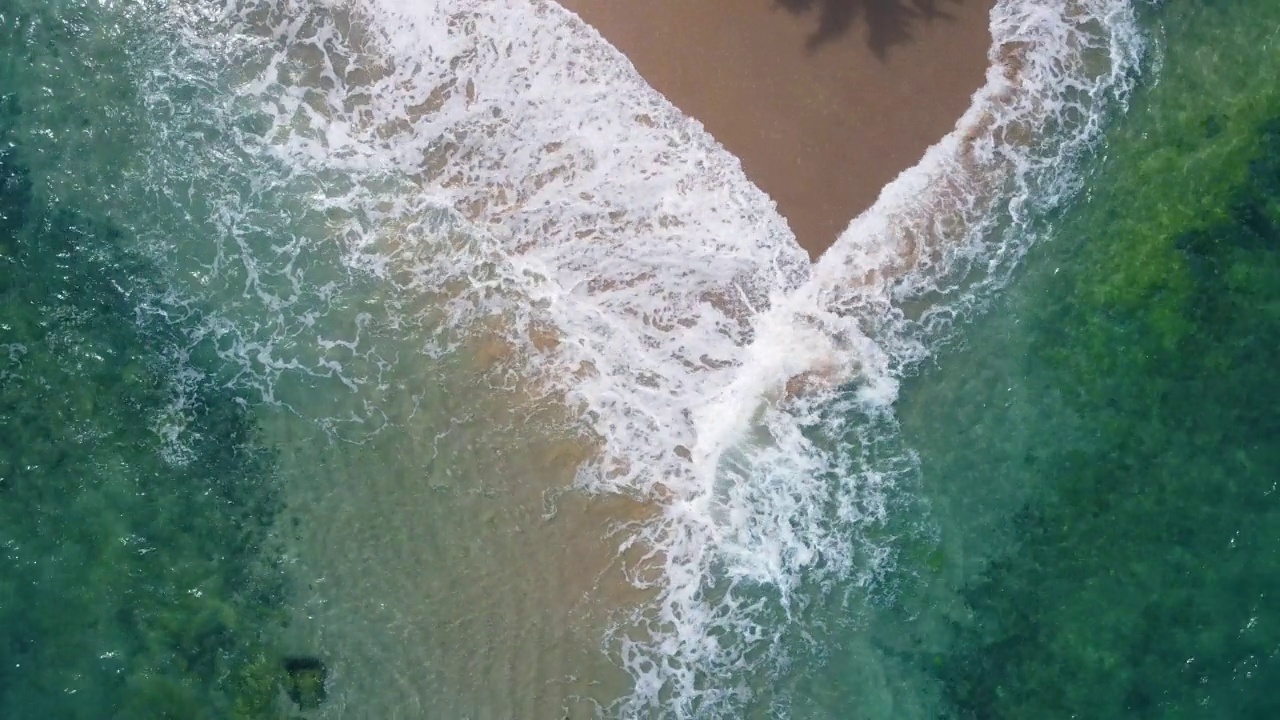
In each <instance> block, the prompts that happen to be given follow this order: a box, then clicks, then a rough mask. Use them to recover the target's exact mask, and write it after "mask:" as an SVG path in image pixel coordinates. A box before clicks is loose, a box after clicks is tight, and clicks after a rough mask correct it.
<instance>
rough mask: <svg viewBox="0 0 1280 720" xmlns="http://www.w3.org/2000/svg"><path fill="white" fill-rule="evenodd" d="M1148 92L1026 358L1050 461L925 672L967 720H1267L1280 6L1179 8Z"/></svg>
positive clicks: (1271, 642) (1279, 567)
mask: <svg viewBox="0 0 1280 720" xmlns="http://www.w3.org/2000/svg"><path fill="white" fill-rule="evenodd" d="M1160 13H1161V14H1160V19H1161V20H1162V22H1163V24H1164V27H1165V28H1166V31H1167V34H1168V43H1167V49H1166V57H1165V66H1164V69H1163V71H1162V72H1161V73H1160V81H1159V83H1158V84H1157V85H1155V86H1154V87H1153V88H1150V89H1148V90H1147V91H1145V92H1144V93H1143V94H1142V96H1141V97H1139V98H1138V99H1137V100H1136V101H1135V103H1134V106H1133V108H1132V109H1131V111H1130V114H1129V115H1128V116H1127V117H1126V118H1125V119H1124V120H1123V121H1122V122H1121V123H1120V124H1119V125H1118V126H1117V127H1116V128H1114V129H1113V131H1112V132H1111V133H1110V135H1109V138H1108V146H1107V150H1106V153H1105V158H1102V159H1100V161H1099V167H1098V169H1097V171H1096V172H1095V174H1094V176H1093V177H1092V179H1091V182H1090V188H1091V189H1090V191H1089V196H1088V198H1087V199H1085V200H1082V202H1081V203H1080V204H1079V206H1078V207H1076V208H1074V209H1073V210H1072V211H1071V212H1069V213H1068V215H1067V217H1066V218H1065V219H1064V220H1063V221H1062V222H1061V224H1060V228H1059V232H1058V233H1057V235H1058V240H1056V241H1055V242H1059V243H1063V242H1065V243H1070V244H1071V247H1070V250H1069V251H1067V252H1062V251H1058V254H1059V255H1060V256H1064V257H1066V256H1069V257H1070V260H1069V261H1066V262H1064V263H1063V265H1062V267H1061V268H1060V273H1059V274H1058V275H1055V276H1053V280H1052V282H1050V283H1049V284H1048V285H1047V287H1048V292H1047V296H1046V298H1045V300H1044V302H1043V303H1040V304H1038V305H1037V307H1036V308H1035V309H1033V310H1032V311H1031V313H1030V314H1031V317H1028V318H1025V319H1024V322H1026V323H1028V324H1030V325H1031V326H1032V327H1033V328H1034V329H1033V330H1032V333H1033V338H1034V341H1033V344H1032V347H1033V351H1032V356H1031V357H1030V358H1029V361H1028V362H1029V365H1030V366H1031V367H1032V368H1033V369H1034V372H1035V373H1038V374H1042V375H1043V376H1044V377H1046V378H1049V379H1050V382H1049V383H1048V385H1049V386H1050V387H1052V388H1054V390H1055V392H1058V393H1060V394H1061V396H1062V397H1064V398H1067V399H1068V400H1069V402H1068V407H1070V409H1071V412H1072V413H1074V414H1075V415H1076V417H1075V418H1073V419H1072V421H1073V423H1075V424H1076V426H1078V427H1084V428H1086V429H1087V432H1086V433H1085V435H1086V436H1087V442H1084V443H1082V444H1080V445H1078V446H1074V447H1070V448H1067V447H1060V448H1052V447H1046V448H1044V449H1043V451H1042V452H1041V457H1042V462H1041V463H1039V464H1038V466H1037V467H1038V472H1040V473H1041V474H1042V478H1041V479H1040V480H1039V483H1041V484H1042V485H1043V486H1044V487H1045V488H1047V491H1046V492H1045V493H1044V497H1043V498H1039V499H1037V500H1036V501H1035V502H1032V503H1030V504H1028V505H1027V506H1026V507H1025V509H1024V510H1023V511H1022V512H1021V513H1020V514H1019V515H1018V517H1017V518H1016V521H1015V522H1016V535H1017V547H1016V549H1015V550H1014V552H1012V553H1011V554H1009V555H1008V556H1006V557H1004V558H1002V559H1000V560H998V561H996V562H993V563H992V564H991V565H990V566H989V567H988V568H987V569H986V571H985V572H984V573H983V574H982V577H980V578H979V579H977V580H976V581H974V582H972V583H970V584H969V586H968V587H967V588H966V589H965V600H966V604H967V607H968V611H969V612H970V613H971V617H969V618H966V619H963V620H957V621H956V623H955V625H956V627H955V633H956V641H955V643H954V644H953V649H952V654H951V655H949V656H948V657H946V658H945V660H944V662H943V663H942V665H941V667H940V669H937V671H936V672H937V673H938V675H939V676H940V677H941V678H942V680H943V682H944V685H945V688H946V695H947V698H948V700H949V701H950V703H951V706H952V708H953V710H954V711H955V714H956V715H957V716H959V717H964V718H984V719H993V720H994V719H1001V718H1007V719H1009V720H1012V719H1014V718H1032V717H1034V718H1069V717H1089V718H1103V719H1105V718H1206V717H1214V718H1227V717H1230V718H1271V717H1277V716H1280V696H1277V695H1276V694H1275V692H1274V689H1273V688H1274V687H1275V685H1276V684H1277V683H1278V682H1280V653H1278V652H1277V648H1280V614H1277V612H1276V610H1275V603H1274V598H1275V596H1276V593H1277V592H1280V549H1277V547H1276V546H1275V539H1276V538H1277V537H1280V492H1278V491H1277V489H1276V485H1275V482H1276V478H1277V477H1280V443H1278V441H1277V438H1280V374H1277V373H1276V368H1277V357H1278V356H1277V352H1278V349H1280V89H1278V88H1277V86H1276V85H1275V83H1274V82H1273V81H1272V80H1271V78H1272V77H1274V73H1275V72H1276V71H1277V70H1280V46H1278V45H1277V43H1275V42H1274V28H1275V27H1280V7H1273V6H1272V5H1269V4H1259V3H1240V4H1237V5H1224V4H1221V3H1217V4H1212V5H1211V4H1208V3H1192V2H1172V1H1171V2H1169V3H1167V4H1166V5H1165V7H1164V8H1163V9H1162V10H1160Z"/></svg>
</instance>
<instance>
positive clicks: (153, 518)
mask: <svg viewBox="0 0 1280 720" xmlns="http://www.w3.org/2000/svg"><path fill="white" fill-rule="evenodd" d="M6 102H9V101H6ZM4 104H5V103H0V105H4ZM9 111H10V112H14V111H16V108H14V107H10V108H9ZM0 147H4V148H7V149H6V150H4V151H3V152H0V647H2V648H4V651H3V653H0V654H2V656H3V659H4V662H3V663H0V716H3V717H12V718H19V717H51V718H54V717H56V718H93V719H95V720H98V719H101V718H139V719H142V718H147V719H154V718H182V719H183V720H195V719H198V718H210V719H215V718H216V719H219V720H223V719H226V718H243V719H248V718H275V717H281V716H282V715H281V713H282V711H283V707H282V705H283V703H282V702H281V698H282V690H281V688H282V682H283V679H284V676H285V673H284V672H283V665H282V659H281V658H280V656H279V654H278V652H277V651H276V650H275V645H274V642H273V638H274V637H275V636H276V634H277V633H278V632H279V630H280V629H281V627H282V626H283V623H284V606H283V600H284V589H285V585H284V579H283V574H282V571H281V554H280V552H279V550H278V548H277V546H276V544H275V541H274V539H273V535H272V528H273V525H274V522H275V518H276V515H277V513H278V510H279V508H280V499H279V495H278V491H277V488H276V484H275V458H274V456H273V454H272V453H271V451H270V450H269V449H268V448H266V447H264V446H263V444H262V443H261V441H260V438H259V436H258V432H257V429H256V424H255V421H254V418H253V416H252V414H251V413H250V412H249V411H248V410H247V409H246V405H245V404H243V403H242V402H240V400H239V399H238V398H236V397H235V396H234V395H233V394H231V393H229V392H227V391H225V390H224V389H221V388H219V387H215V386H213V385H211V384H210V383H209V382H207V381H206V380H204V379H203V378H205V377H207V375H206V372H207V370H206V369H205V368H203V367H201V366H200V365H198V364H194V363H193V361H192V360H191V359H189V358H185V356H184V354H183V352H182V348H183V347H184V344H185V343H184V338H183V336H182V334H181V332H180V328H177V327H175V326H173V325H171V324H169V321H168V320H167V319H166V318H165V317H164V314H163V313H158V312H151V311H149V309H150V310H155V309H156V307H154V306H151V305H150V304H149V303H151V299H153V298H156V297H159V296H160V293H159V292H158V288H156V287H154V286H153V284H152V280H151V278H152V277H153V276H154V273H153V272H152V270H151V269H150V268H149V267H148V266H147V265H146V263H144V262H141V261H139V260H138V259H136V258H134V257H131V256H130V255H129V254H127V253H125V252H123V251H122V250H121V249H120V245H121V243H120V242H119V240H120V236H119V233H118V231H116V230H115V229H113V228H112V227H111V226H110V225H107V224H104V223H100V222H96V221H94V220H92V219H91V218H88V217H86V216H83V215H80V214H77V213H75V212H71V211H68V210H65V209H62V208H59V207H50V206H47V205H43V204H41V203H40V202H38V201H37V200H36V199H34V196H33V193H32V191H31V188H30V186H29V182H28V180H27V176H26V174H25V173H24V171H23V168H22V166H21V164H20V162H19V159H18V156H17V153H18V152H19V151H20V150H21V147H20V146H19V147H18V148H17V149H15V148H13V147H12V146H10V145H8V144H7V143H6V137H5V134H4V126H3V118H2V117H0ZM172 316H173V317H181V316H182V315H181V314H179V313H174V314H173V315H172Z"/></svg>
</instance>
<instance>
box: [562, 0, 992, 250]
mask: <svg viewBox="0 0 1280 720" xmlns="http://www.w3.org/2000/svg"><path fill="white" fill-rule="evenodd" d="M994 1H995V0H560V2H561V4H563V5H564V6H565V7H567V8H569V9H570V10H572V11H574V12H576V13H578V15H580V16H581V17H582V18H583V19H584V20H586V21H587V22H588V23H590V24H592V25H593V26H594V27H595V28H596V29H597V30H599V31H600V32H601V34H603V35H604V36H605V37H606V38H607V39H608V40H609V41H610V42H612V43H613V44H614V45H615V46H616V47H617V48H618V49H620V50H621V51H622V52H624V53H625V54H626V55H627V57H629V58H630V59H631V61H632V62H633V63H634V64H635V66H636V68H637V69H638V70H639V72H640V74H641V75H643V76H644V78H645V79H646V80H647V81H648V82H649V83H650V84H651V85H652V86H653V87H654V88H655V89H657V90H658V91H659V92H661V93H662V94H664V95H665V96H666V97H667V98H668V99H670V100H671V101H672V102H673V103H674V104H675V105H676V106H677V107H679V108H680V109H681V110H683V111H684V112H686V113H688V114H690V115H692V116H693V117H694V118H696V119H698V120H699V121H701V122H702V124H703V125H704V126H705V127H706V128H707V130H708V131H709V132H710V133H711V134H712V135H713V136H715V138H716V139H717V140H719V141H720V142H721V143H722V144H723V145H724V146H725V147H726V148H728V150H729V151H730V152H732V153H734V154H735V155H737V156H738V157H739V158H741V159H742V164H743V168H744V169H745V170H746V173H747V175H748V176H749V177H750V178H751V179H752V180H753V181H754V182H755V183H756V184H757V185H758V186H759V187H760V188H761V189H762V190H764V191H765V192H766V193H768V194H769V195H770V197H772V198H773V199H774V200H775V201H776V202H777V203H778V209H779V211H780V212H781V213H782V215H783V216H784V217H786V218H787V221H788V222H789V223H790V225H791V228H792V230H793V231H794V232H795V234H796V238H797V239H798V240H799V242H800V244H801V245H802V246H803V247H804V248H805V249H806V250H808V251H809V254H810V255H811V256H813V257H817V256H818V255H820V254H821V253H822V252H823V251H824V250H826V248H828V247H830V245H831V244H832V243H833V242H834V241H835V240H836V238H837V237H838V236H839V235H840V233H841V232H842V231H843V230H844V229H845V227H846V226H847V225H848V224H849V221H850V220H852V219H853V218H854V217H856V216H857V215H858V214H859V213H861V212H862V211H863V210H866V209H867V208H868V207H870V206H871V204H872V203H873V202H874V201H875V199H876V197H877V196H878V195H879V193H880V189H881V188H882V187H884V186H885V184H887V183H888V182H889V181H891V180H893V178H895V177H897V175H898V173H900V172H902V171H903V170H905V169H907V168H909V167H911V166H912V165H914V164H915V163H916V161H917V160H919V159H920V157H921V155H923V154H924V151H925V149H927V148H928V147H929V146H930V145H932V144H933V143H935V142H937V141H938V140H939V139H940V138H941V137H942V136H943V135H945V134H946V133H947V132H948V131H950V130H951V129H952V128H953V127H954V126H955V122H956V120H957V119H958V118H959V117H960V115H961V114H962V113H963V112H964V110H965V108H967V107H968V106H969V99H970V96H971V95H972V94H973V92H974V91H975V90H977V89H978V88H979V86H981V84H982V82H983V77H984V73H985V71H986V68H987V50H988V48H989V46H990V44H991V37H990V33H989V31H988V21H989V16H990V11H991V7H992V5H994Z"/></svg>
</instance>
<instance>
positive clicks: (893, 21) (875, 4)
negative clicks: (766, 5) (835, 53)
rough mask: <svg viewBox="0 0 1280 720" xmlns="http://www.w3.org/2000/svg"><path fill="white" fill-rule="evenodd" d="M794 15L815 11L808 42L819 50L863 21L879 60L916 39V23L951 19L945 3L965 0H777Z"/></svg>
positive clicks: (872, 48)
mask: <svg viewBox="0 0 1280 720" xmlns="http://www.w3.org/2000/svg"><path fill="white" fill-rule="evenodd" d="M774 2H775V3H776V4H777V6H778V7H781V8H782V9H784V10H786V11H787V12H789V13H792V14H793V15H807V14H810V13H816V14H817V16H818V29H817V30H815V31H814V33H813V34H812V35H810V36H809V40H808V42H807V43H806V45H807V46H808V48H809V51H810V52H813V51H816V50H817V49H819V48H820V47H822V46H823V45H825V44H826V43H828V42H831V41H832V40H836V39H837V38H840V37H841V36H843V35H845V34H847V33H848V32H849V31H850V30H852V29H853V27H854V26H855V25H857V24H858V22H859V21H861V22H862V23H863V24H865V25H866V26H867V46H868V47H869V48H871V52H872V53H874V54H875V56H876V57H877V58H879V59H880V60H884V59H886V57H887V56H888V53H889V49H890V48H892V47H893V46H895V45H905V44H907V43H910V42H911V41H912V40H914V36H913V34H912V29H913V27H914V26H915V25H916V24H918V23H921V22H931V21H934V20H951V19H953V16H952V15H951V14H950V13H948V12H947V11H946V10H944V9H943V8H942V5H943V4H953V5H959V4H961V3H963V2H964V0H774Z"/></svg>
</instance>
